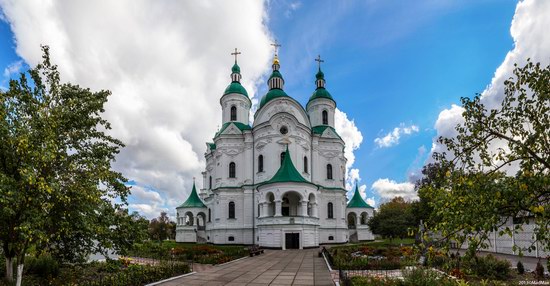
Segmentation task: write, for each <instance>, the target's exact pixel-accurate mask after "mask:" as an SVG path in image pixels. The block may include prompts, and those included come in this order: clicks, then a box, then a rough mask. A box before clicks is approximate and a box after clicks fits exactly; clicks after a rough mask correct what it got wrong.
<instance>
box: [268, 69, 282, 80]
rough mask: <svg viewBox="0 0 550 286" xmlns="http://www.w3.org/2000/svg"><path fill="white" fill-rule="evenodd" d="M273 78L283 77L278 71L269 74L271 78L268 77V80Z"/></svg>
mask: <svg viewBox="0 0 550 286" xmlns="http://www.w3.org/2000/svg"><path fill="white" fill-rule="evenodd" d="M274 77H278V78H283V75H282V74H281V73H280V72H279V71H278V70H274V71H273V72H272V73H271V76H270V77H269V79H272V78H274Z"/></svg>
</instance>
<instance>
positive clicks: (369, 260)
mask: <svg viewBox="0 0 550 286" xmlns="http://www.w3.org/2000/svg"><path fill="white" fill-rule="evenodd" d="M329 253H330V255H331V257H332V263H333V267H334V268H336V269H346V270H392V269H401V268H402V267H404V266H407V265H414V264H415V260H416V256H415V254H414V251H413V249H412V248H411V247H408V246H406V247H397V246H381V245H377V244H374V243H367V244H358V245H349V246H337V247H332V248H330V249H329Z"/></svg>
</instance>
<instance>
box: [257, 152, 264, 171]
mask: <svg viewBox="0 0 550 286" xmlns="http://www.w3.org/2000/svg"><path fill="white" fill-rule="evenodd" d="M263 171H264V156H263V155H260V156H258V172H263Z"/></svg>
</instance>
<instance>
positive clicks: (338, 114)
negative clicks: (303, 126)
mask: <svg viewBox="0 0 550 286" xmlns="http://www.w3.org/2000/svg"><path fill="white" fill-rule="evenodd" d="M334 129H336V132H338V135H340V137H342V140H344V143H345V144H346V148H345V150H344V155H345V156H346V158H347V159H348V161H347V163H346V188H347V189H348V190H350V189H351V186H352V184H353V183H354V181H355V180H359V179H360V177H359V170H358V169H351V167H352V166H353V163H355V154H354V153H353V152H354V151H355V150H357V149H359V146H360V145H361V142H363V135H362V134H361V131H359V129H358V128H357V126H355V122H354V121H353V120H350V119H348V116H347V115H346V113H344V112H342V111H340V110H338V109H336V111H335V113H334Z"/></svg>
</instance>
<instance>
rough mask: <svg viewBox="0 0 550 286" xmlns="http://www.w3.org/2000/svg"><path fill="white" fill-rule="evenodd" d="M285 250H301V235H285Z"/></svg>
mask: <svg viewBox="0 0 550 286" xmlns="http://www.w3.org/2000/svg"><path fill="white" fill-rule="evenodd" d="M285 248H286V249H300V234H299V233H285Z"/></svg>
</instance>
